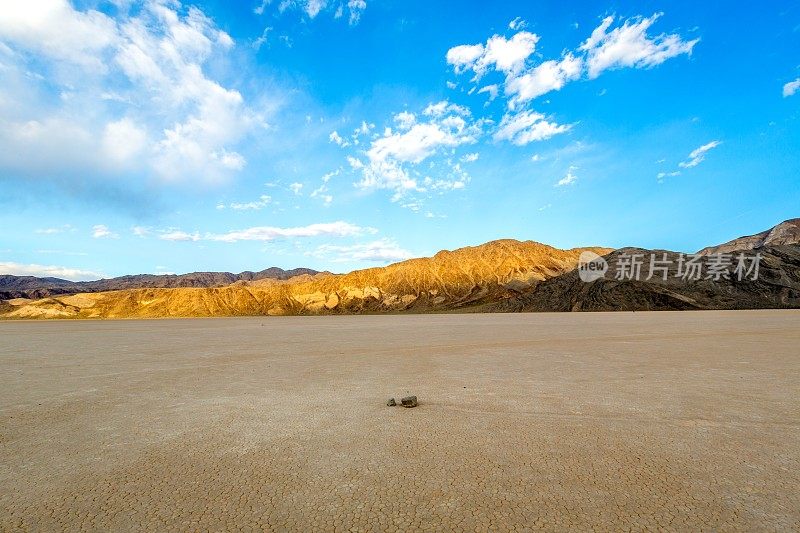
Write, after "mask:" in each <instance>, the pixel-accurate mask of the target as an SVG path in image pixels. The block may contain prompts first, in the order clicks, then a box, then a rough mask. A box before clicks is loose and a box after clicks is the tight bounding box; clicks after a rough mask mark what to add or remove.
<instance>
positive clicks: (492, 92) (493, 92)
mask: <svg viewBox="0 0 800 533" xmlns="http://www.w3.org/2000/svg"><path fill="white" fill-rule="evenodd" d="M499 92H500V86H499V85H497V84H496V83H493V84H491V85H487V86H485V87H481V88H480V89H478V94H483V93H487V94H488V95H489V101H490V102H491V101H492V100H494V99H495V98H497V94H498V93H499Z"/></svg>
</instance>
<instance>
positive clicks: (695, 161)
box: [678, 141, 722, 168]
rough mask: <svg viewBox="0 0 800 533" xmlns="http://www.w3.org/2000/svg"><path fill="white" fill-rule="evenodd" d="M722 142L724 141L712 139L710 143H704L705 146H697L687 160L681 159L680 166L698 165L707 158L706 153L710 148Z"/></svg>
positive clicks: (690, 166)
mask: <svg viewBox="0 0 800 533" xmlns="http://www.w3.org/2000/svg"><path fill="white" fill-rule="evenodd" d="M720 144H722V141H711V142H709V143H706V144H704V145H703V146H701V147H699V148H696V149H694V150H692V151H691V153H689V159H687V160H686V161H681V162H680V163H678V166H679V167H681V168H692V167H696V166H697V165H699V164H700V163H702V162H703V161H705V159H706V153H708V151H709V150H712V149H714V148H716V147H717V146H719V145H720Z"/></svg>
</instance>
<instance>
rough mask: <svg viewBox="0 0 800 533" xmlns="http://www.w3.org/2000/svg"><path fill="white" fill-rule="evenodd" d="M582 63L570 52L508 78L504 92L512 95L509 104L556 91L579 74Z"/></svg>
mask: <svg viewBox="0 0 800 533" xmlns="http://www.w3.org/2000/svg"><path fill="white" fill-rule="evenodd" d="M582 68H583V63H582V61H581V59H580V58H577V57H575V56H574V55H572V54H567V55H565V56H564V57H563V58H562V59H561V60H560V61H554V60H550V61H545V62H543V63H541V64H539V65H538V66H536V67H534V68H532V69H530V70H529V71H527V72H525V73H524V74H522V75H520V76H517V77H513V78H509V79H508V81H507V82H506V85H505V90H506V94H507V95H510V96H513V98H512V100H511V105H512V106H514V105H516V104H518V103H521V102H527V101H529V100H533V99H534V98H537V97H539V96H541V95H543V94H546V93H549V92H550V91H558V90H560V89H561V88H562V87H564V85H566V83H567V82H568V81H572V80H577V79H578V78H580V76H581V69H582Z"/></svg>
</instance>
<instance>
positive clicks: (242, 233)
mask: <svg viewBox="0 0 800 533" xmlns="http://www.w3.org/2000/svg"><path fill="white" fill-rule="evenodd" d="M375 231H376V230H374V229H373V228H363V227H360V226H356V225H354V224H350V223H348V222H342V221H338V222H328V223H321V224H310V225H308V226H301V227H293V228H279V227H272V226H259V227H253V228H247V229H243V230H236V231H230V232H228V233H222V234H208V235H206V236H205V239H207V240H212V241H222V242H238V241H271V240H274V239H278V238H293V237H320V236H332V237H349V236H354V235H363V234H364V233H375Z"/></svg>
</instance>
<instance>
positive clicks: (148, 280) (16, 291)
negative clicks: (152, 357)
mask: <svg viewBox="0 0 800 533" xmlns="http://www.w3.org/2000/svg"><path fill="white" fill-rule="evenodd" d="M304 274H308V275H312V276H313V275H316V274H319V272H317V271H316V270H312V269H310V268H294V269H291V270H283V269H282V268H278V267H270V268H267V269H266V270H261V271H259V272H251V271H249V270H247V271H244V272H240V273H239V274H232V273H230V272H192V273H189V274H138V275H132V276H120V277H118V278H110V279H100V280H97V281H68V280H65V279H59V278H37V277H34V276H10V275H0V300H10V299H12V298H48V297H50V296H57V295H67V294H77V293H82V292H87V293H90V292H104V291H116V290H122V289H144V288H163V289H171V288H179V287H224V286H226V285H230V284H231V283H235V282H237V281H257V280H261V279H277V280H287V279H290V278H293V277H295V276H301V275H304Z"/></svg>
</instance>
